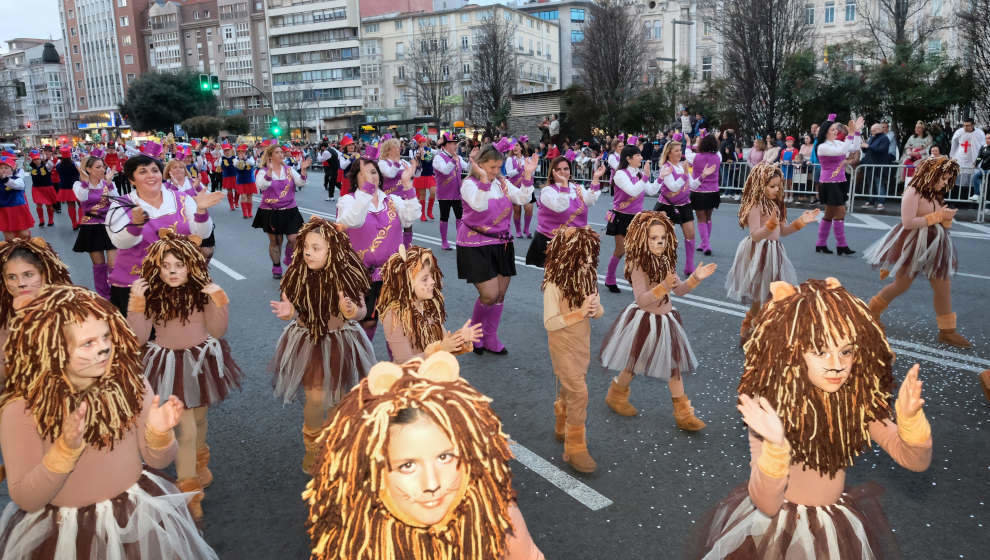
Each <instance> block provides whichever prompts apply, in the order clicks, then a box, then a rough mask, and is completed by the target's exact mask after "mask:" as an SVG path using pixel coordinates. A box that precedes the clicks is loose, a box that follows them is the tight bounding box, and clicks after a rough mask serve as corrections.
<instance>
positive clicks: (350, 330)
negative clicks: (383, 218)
mask: <svg viewBox="0 0 990 560" xmlns="http://www.w3.org/2000/svg"><path fill="white" fill-rule="evenodd" d="M299 237H300V239H301V240H302V242H301V243H297V244H296V247H295V255H294V257H293V259H292V264H291V265H289V268H288V269H287V270H286V272H285V276H284V277H283V278H282V283H281V290H282V297H281V300H279V301H273V302H271V308H272V313H274V314H275V316H276V317H278V318H279V319H282V320H283V321H291V322H290V323H289V324H288V325H287V326H286V327H285V330H283V331H282V335H281V336H280V337H279V339H278V343H277V344H276V349H275V357H274V358H273V359H272V362H271V365H270V366H269V368H270V369H271V370H272V372H273V377H272V385H273V387H274V390H275V397H276V398H279V399H282V401H283V402H284V403H286V404H287V403H289V402H291V401H292V400H293V399H294V398H295V396H296V393H297V392H298V390H299V389H300V387H301V388H302V389H303V392H304V394H305V402H304V404H303V427H302V435H303V445H304V447H305V448H306V453H305V455H304V457H303V461H302V469H303V472H305V473H307V474H309V471H310V469H311V468H312V466H313V461H315V459H316V450H317V446H316V437H317V436H318V435H319V433H320V429H321V428H322V427H323V424H324V421H325V420H326V414H327V411H328V410H329V409H330V408H331V407H333V406H334V405H335V404H336V403H337V401H339V400H340V398H341V397H343V396H344V394H346V393H347V391H349V390H350V389H351V387H353V386H354V385H355V384H357V383H358V381H360V380H361V379H362V378H363V377H364V376H365V375H366V374H367V373H368V369H370V368H371V366H372V365H373V364H374V363H375V351H374V349H373V348H372V347H371V341H370V340H368V337H367V336H366V335H365V334H364V331H363V330H362V329H361V327H360V326H359V325H358V323H357V320H358V319H360V318H361V317H364V316H365V313H366V308H365V303H364V298H365V294H366V293H367V292H368V289H369V285H368V276H367V275H366V274H365V269H364V265H362V263H361V258H360V257H359V256H358V255H357V253H355V252H354V249H352V248H351V244H350V241H349V240H348V238H347V235H346V234H345V233H343V232H341V231H340V230H339V229H338V227H337V226H336V225H335V224H332V223H330V222H328V221H327V220H324V219H323V218H319V217H317V216H313V217H312V218H310V220H309V222H307V223H306V225H304V226H303V227H302V229H300V230H299Z"/></svg>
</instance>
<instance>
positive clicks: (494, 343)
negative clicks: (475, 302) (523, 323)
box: [482, 303, 509, 354]
mask: <svg viewBox="0 0 990 560" xmlns="http://www.w3.org/2000/svg"><path fill="white" fill-rule="evenodd" d="M484 307H488V312H487V313H486V314H485V322H484V323H483V326H482V328H483V329H484V331H485V350H488V351H489V352H491V353H492V354H508V353H509V351H508V350H506V349H505V345H504V344H502V341H501V340H499V339H498V325H499V323H500V322H501V321H502V310H503V309H505V304H504V303H496V304H495V305H490V306H484Z"/></svg>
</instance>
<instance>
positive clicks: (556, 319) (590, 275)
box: [542, 158, 605, 473]
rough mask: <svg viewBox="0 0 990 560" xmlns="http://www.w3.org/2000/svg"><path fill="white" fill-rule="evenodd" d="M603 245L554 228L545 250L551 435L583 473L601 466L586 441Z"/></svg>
mask: <svg viewBox="0 0 990 560" xmlns="http://www.w3.org/2000/svg"><path fill="white" fill-rule="evenodd" d="M558 159H559V158H558ZM554 161H556V160H554ZM600 246H601V241H600V240H599V238H598V234H597V233H595V231H594V230H592V229H591V228H589V227H580V228H573V227H568V228H560V229H558V230H556V232H555V233H554V236H553V239H552V240H551V241H550V244H549V245H548V246H547V259H546V268H545V270H544V276H543V286H542V288H543V326H544V327H545V328H546V329H547V346H548V348H549V350H550V361H551V363H553V373H554V375H555V376H556V377H557V380H558V381H559V382H560V386H559V390H558V394H557V399H556V400H555V401H554V403H553V412H554V415H555V417H556V422H555V424H554V430H553V431H554V435H555V436H556V437H557V440H558V441H563V442H564V455H563V458H564V460H565V461H567V463H568V464H570V465H571V467H573V468H574V470H576V471H579V472H584V473H590V472H594V471H595V469H596V468H597V467H598V466H597V464H596V463H595V460H594V459H593V458H592V457H591V454H590V453H589V452H588V443H587V440H586V438H585V421H586V420H587V417H588V384H587V382H586V381H585V378H586V377H587V376H588V365H589V364H590V363H591V319H599V318H601V316H602V315H604V314H605V309H604V308H603V307H602V304H601V300H600V297H599V294H598V249H599V248H600Z"/></svg>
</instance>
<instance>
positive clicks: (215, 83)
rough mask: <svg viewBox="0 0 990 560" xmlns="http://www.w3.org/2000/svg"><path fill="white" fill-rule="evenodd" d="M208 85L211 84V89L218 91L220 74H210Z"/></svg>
mask: <svg viewBox="0 0 990 560" xmlns="http://www.w3.org/2000/svg"><path fill="white" fill-rule="evenodd" d="M210 85H211V86H213V91H220V76H217V75H210Z"/></svg>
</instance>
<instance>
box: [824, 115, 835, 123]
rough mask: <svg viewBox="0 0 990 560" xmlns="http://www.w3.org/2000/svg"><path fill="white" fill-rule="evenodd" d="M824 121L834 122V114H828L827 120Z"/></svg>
mask: <svg viewBox="0 0 990 560" xmlns="http://www.w3.org/2000/svg"><path fill="white" fill-rule="evenodd" d="M825 120H827V121H832V122H835V113H829V114H828V118H827V119H825Z"/></svg>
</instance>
